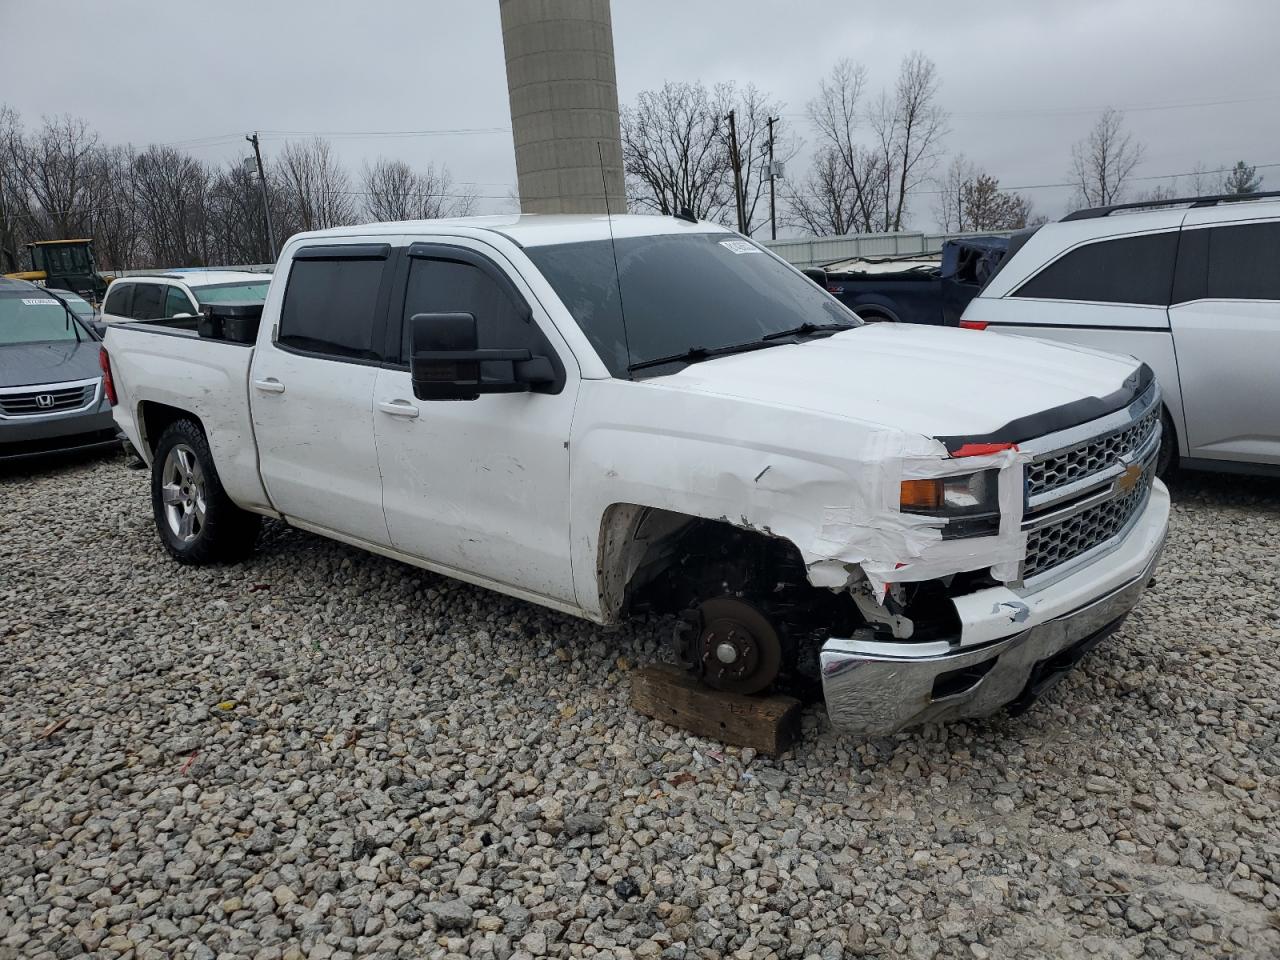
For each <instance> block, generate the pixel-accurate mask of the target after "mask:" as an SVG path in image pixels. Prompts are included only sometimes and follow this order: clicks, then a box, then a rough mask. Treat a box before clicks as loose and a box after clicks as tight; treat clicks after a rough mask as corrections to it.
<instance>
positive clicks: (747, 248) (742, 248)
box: [720, 240, 760, 253]
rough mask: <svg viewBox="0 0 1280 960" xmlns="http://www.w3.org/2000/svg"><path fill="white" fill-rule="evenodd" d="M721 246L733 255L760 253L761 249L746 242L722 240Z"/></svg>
mask: <svg viewBox="0 0 1280 960" xmlns="http://www.w3.org/2000/svg"><path fill="white" fill-rule="evenodd" d="M720 246H722V247H724V248H725V249H726V250H730V251H732V252H733V253H759V252H760V248H759V247H757V246H756V245H755V244H754V243H747V241H745V240H721V241H720Z"/></svg>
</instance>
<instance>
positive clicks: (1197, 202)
mask: <svg viewBox="0 0 1280 960" xmlns="http://www.w3.org/2000/svg"><path fill="white" fill-rule="evenodd" d="M1276 197H1280V190H1267V191H1263V192H1259V193H1219V194H1215V195H1213V196H1206V197H1173V198H1170V199H1168V200H1138V201H1136V202H1134V203H1113V204H1111V205H1110V206H1107V207H1087V208H1086V209H1084V210H1075V211H1073V212H1071V213H1068V214H1067V215H1066V216H1065V217H1063V218H1062V221H1067V220H1093V219H1096V218H1097V217H1106V216H1109V215H1111V214H1113V213H1115V212H1116V211H1117V210H1141V209H1143V208H1144V207H1179V206H1184V205H1185V206H1187V207H1213V206H1216V205H1217V204H1219V203H1239V202H1241V201H1245V200H1269V199H1275V198H1276Z"/></svg>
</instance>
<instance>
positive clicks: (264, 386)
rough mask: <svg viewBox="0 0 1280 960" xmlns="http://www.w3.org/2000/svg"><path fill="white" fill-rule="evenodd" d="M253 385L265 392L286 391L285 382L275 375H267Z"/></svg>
mask: <svg viewBox="0 0 1280 960" xmlns="http://www.w3.org/2000/svg"><path fill="white" fill-rule="evenodd" d="M253 385H254V386H255V387H257V388H258V389H259V390H261V391H262V392H263V393H284V384H283V383H281V382H280V381H279V380H277V379H276V378H275V377H267V378H266V379H265V380H255V381H253Z"/></svg>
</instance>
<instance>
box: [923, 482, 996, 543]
mask: <svg viewBox="0 0 1280 960" xmlns="http://www.w3.org/2000/svg"><path fill="white" fill-rule="evenodd" d="M999 480H1000V471H999V470H979V471H978V472H977V473H962V474H957V475H956V476H952V477H934V478H931V479H928V480H903V481H902V495H901V508H902V512H903V513H913V514H917V515H919V516H926V517H936V518H937V519H938V520H939V521H940V523H941V524H942V525H943V526H942V539H944V540H954V539H955V538H957V537H987V536H992V535H994V534H996V533H998V532H999V530H1000V504H999V500H998V497H999Z"/></svg>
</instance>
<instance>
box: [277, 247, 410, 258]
mask: <svg viewBox="0 0 1280 960" xmlns="http://www.w3.org/2000/svg"><path fill="white" fill-rule="evenodd" d="M390 255H391V244H389V243H331V244H324V245H321V246H315V247H301V248H299V249H297V250H295V251H294V252H293V258H292V259H294V260H385V259H387V257H389V256H390Z"/></svg>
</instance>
